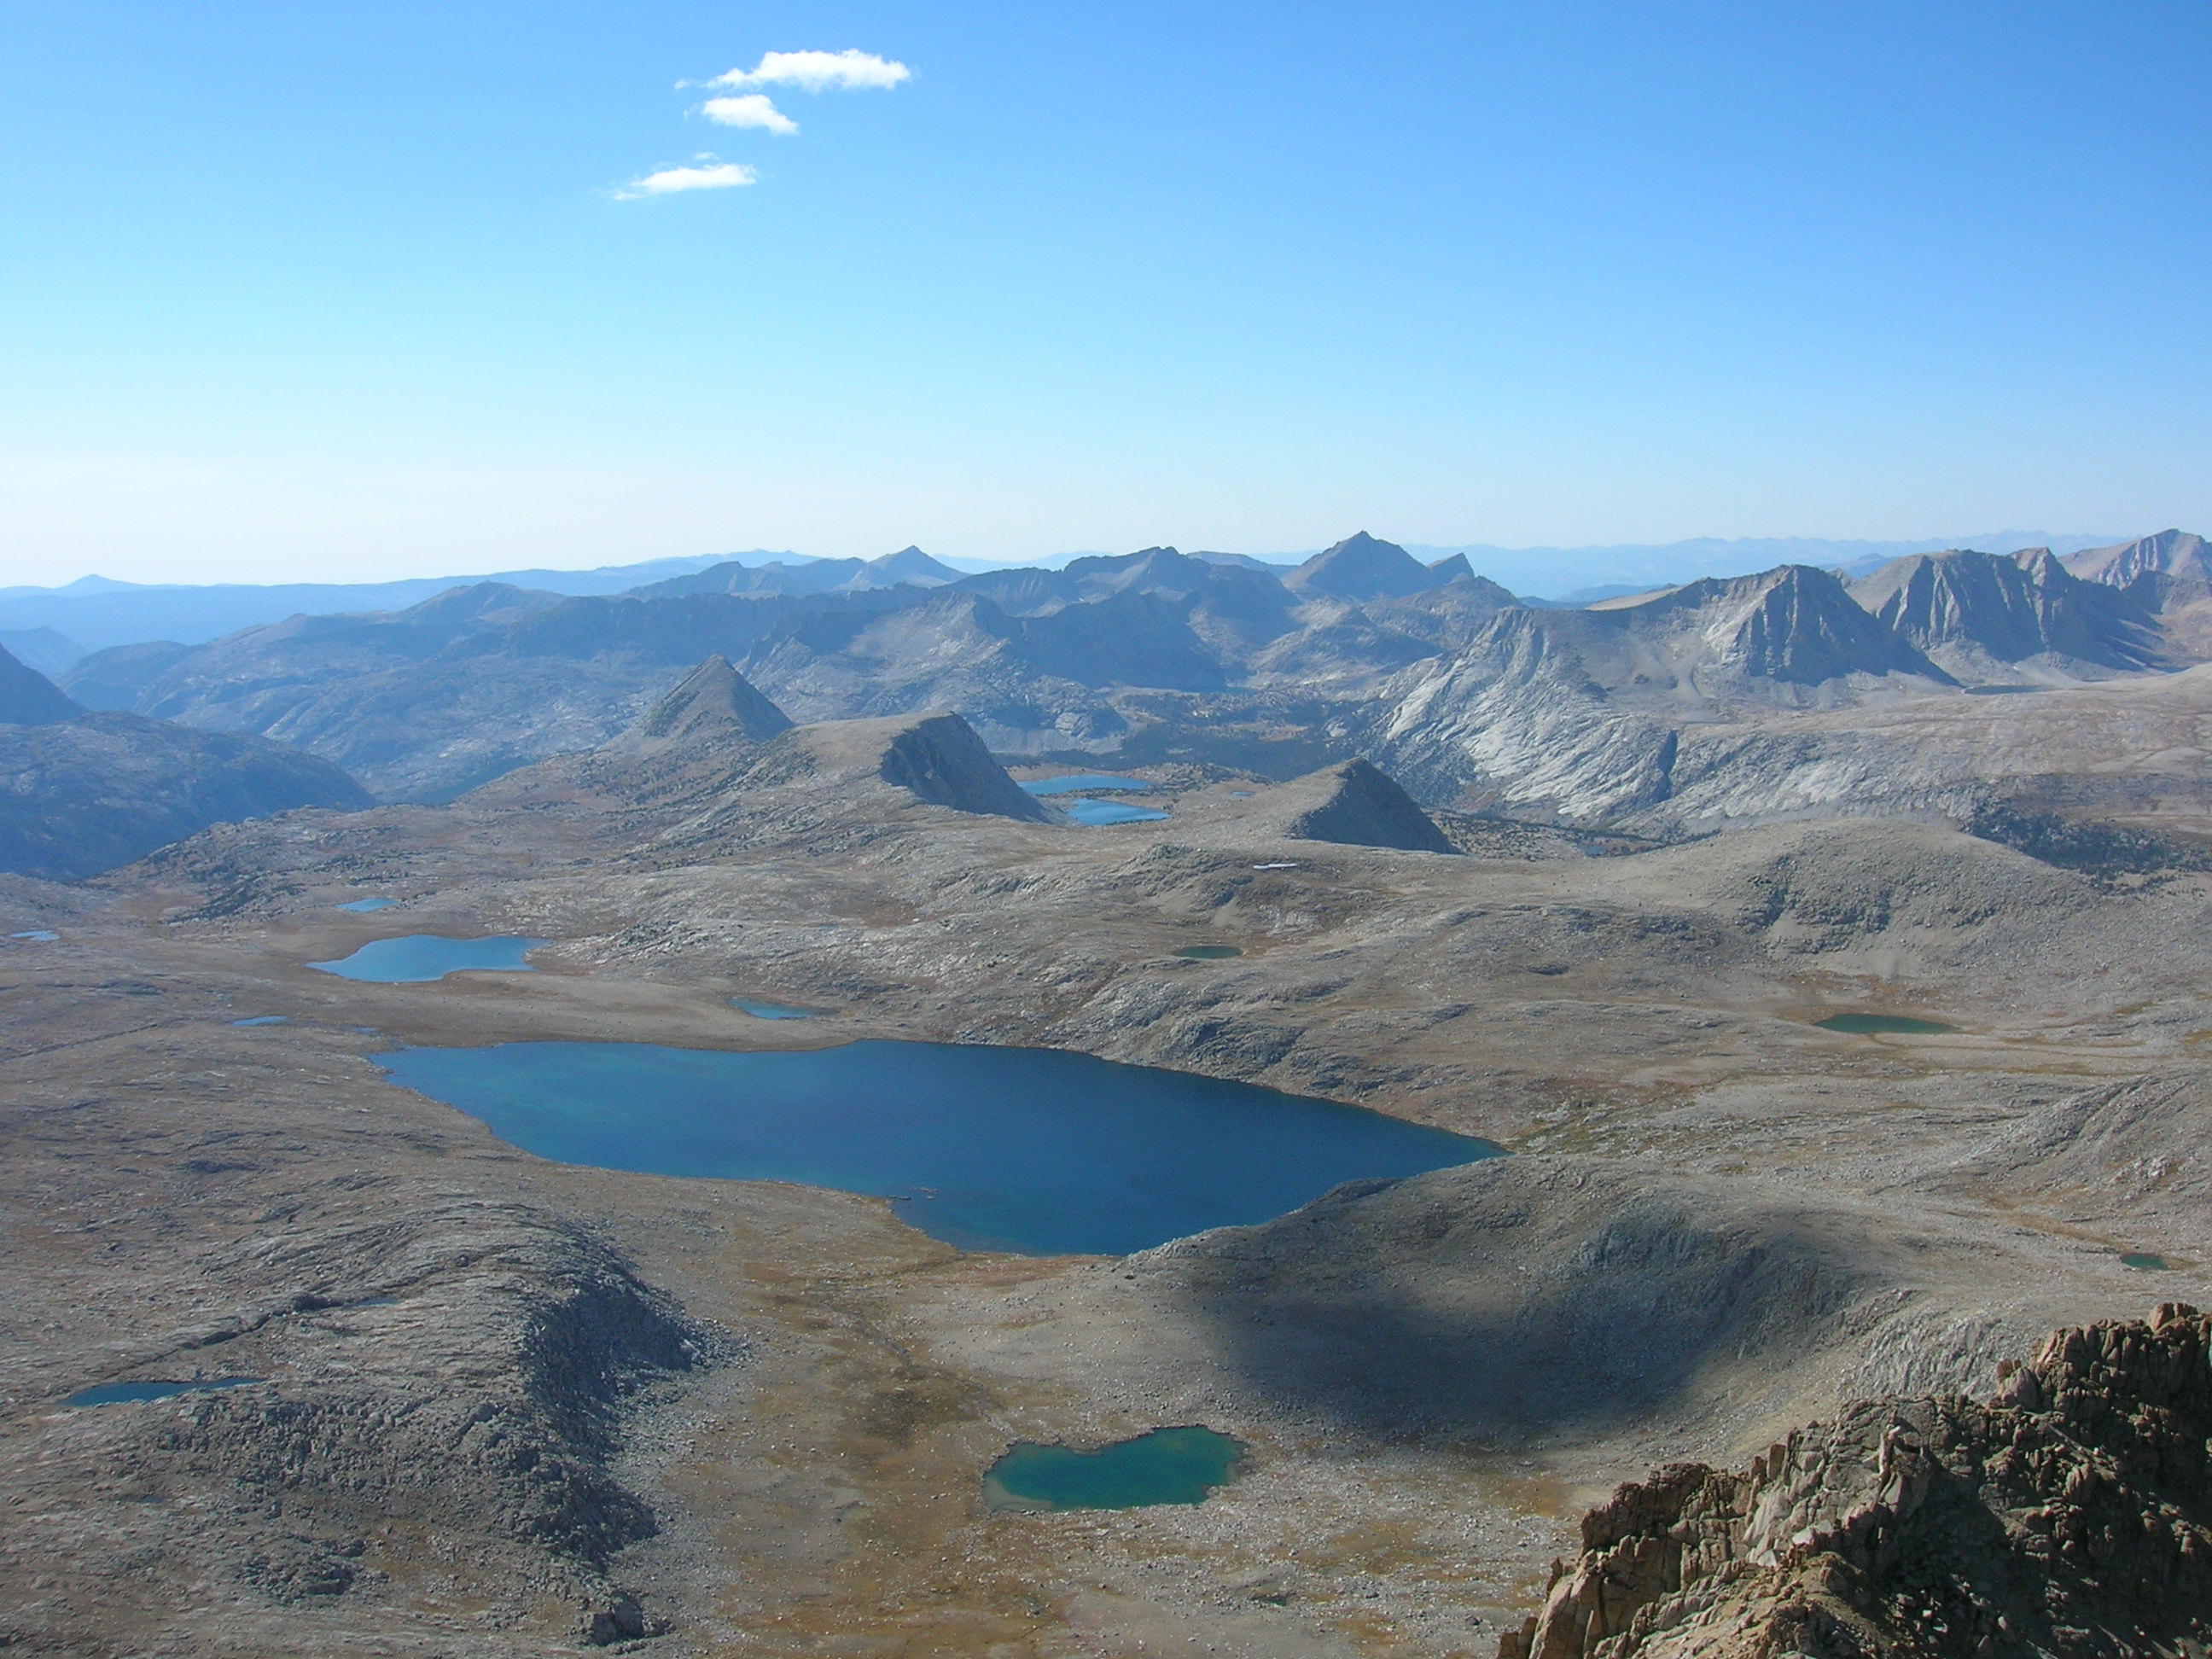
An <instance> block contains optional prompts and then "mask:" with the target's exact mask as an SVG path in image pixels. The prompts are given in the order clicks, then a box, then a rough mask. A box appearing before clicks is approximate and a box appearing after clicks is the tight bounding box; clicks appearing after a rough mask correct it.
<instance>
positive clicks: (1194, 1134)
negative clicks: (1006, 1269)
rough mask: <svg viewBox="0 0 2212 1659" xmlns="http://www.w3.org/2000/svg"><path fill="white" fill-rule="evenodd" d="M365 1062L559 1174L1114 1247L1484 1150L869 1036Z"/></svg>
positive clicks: (1129, 1075)
mask: <svg viewBox="0 0 2212 1659" xmlns="http://www.w3.org/2000/svg"><path fill="white" fill-rule="evenodd" d="M377 1063H378V1064H380V1065H381V1066H384V1067H385V1068H386V1071H388V1072H389V1073H391V1075H392V1079H394V1080H395V1081H396V1082H398V1083H402V1084H404V1085H406V1086H407V1087H409V1088H410V1089H414V1090H416V1091H419V1092H421V1093H422V1094H425V1095H428V1096H429V1097H431V1098H433V1099H435V1100H441V1101H444V1102H446V1103H447V1104H449V1105H453V1106H457V1107H459V1108H460V1109H461V1110H463V1111H465V1112H468V1113H470V1114H471V1115H474V1116H476V1117H478V1118H481V1119H483V1121H484V1122H485V1123H487V1124H489V1126H490V1127H491V1128H492V1131H493V1133H495V1134H497V1135H498V1136H499V1137H500V1138H501V1139H503V1140H506V1141H508V1142H510V1143H511V1144H513V1145H514V1146H520V1147H521V1148H523V1149H524V1150H525V1151H526V1152H535V1153H537V1154H538V1156H539V1157H541V1158H555V1159H558V1160H559V1161H561V1162H562V1163H565V1164H595V1165H598V1166H599V1167H600V1168H603V1169H611V1170H639V1171H641V1172H644V1173H647V1174H653V1175H672V1176H720V1177H724V1178H726V1179H733V1180H754V1181H757V1180H775V1181H793V1182H804V1183H805V1184H807V1185H810V1186H816V1187H835V1188H842V1190H844V1191H847V1192H854V1193H869V1194H875V1195H877V1196H878V1197H884V1198H888V1199H890V1200H892V1203H893V1205H894V1206H896V1209H897V1210H898V1212H899V1214H900V1215H901V1216H902V1217H903V1218H905V1219H906V1220H907V1221H908V1222H909V1223H911V1224H912V1225H915V1226H916V1227H918V1228H920V1229H921V1231H924V1232H926V1233H928V1234H930V1235H931V1236H932V1237H936V1238H939V1239H943V1240H944V1241H945V1242H946V1243H951V1244H956V1245H959V1246H961V1247H962V1248H963V1249H996V1250H1011V1251H1017V1252H1020V1253H1023V1254H1025V1255H1066V1254H1095V1255H1125V1254H1127V1252H1129V1251H1131V1250H1141V1249H1148V1248H1150V1247H1151V1246H1152V1245H1155V1244H1162V1243H1166V1242H1167V1241H1168V1240H1169V1239H1171V1238H1181V1237H1185V1236H1186V1235H1188V1234H1191V1233H1196V1232H1203V1231H1206V1229H1207V1228H1209V1227H1225V1226H1231V1225H1241V1224H1245V1223H1249V1222H1255V1221H1265V1220H1267V1219H1268V1218H1270V1217H1273V1216H1278V1215H1281V1214H1283V1213H1284V1212H1285V1211H1289V1210H1293V1209H1296V1208H1297V1206H1299V1205H1301V1204H1304V1203H1306V1202H1307V1201H1309V1200H1312V1199H1315V1198H1318V1197H1320V1196H1321V1194H1323V1193H1325V1192H1327V1191H1328V1189H1329V1188H1332V1187H1334V1186H1336V1185H1337V1184H1338V1183H1339V1182H1346V1181H1352V1180H1356V1179H1358V1178H1360V1177H1363V1176H1408V1175H1417V1174H1419V1173H1420V1172H1422V1171H1424V1170H1437V1169H1442V1168H1444V1167H1445V1166H1447V1165H1449V1164H1468V1163H1472V1162H1474V1160H1475V1159H1477V1158H1491V1157H1494V1156H1496V1155H1497V1154H1498V1150H1499V1149H1498V1147H1496V1146H1492V1145H1491V1144H1490V1143H1489V1142H1488V1141H1485V1140H1476V1139H1472V1138H1470V1137H1468V1136H1465V1135H1455V1134H1451V1133H1447V1132H1446V1131H1444V1130H1442V1129H1431V1128H1427V1127H1423V1126H1422V1125H1420V1124H1417V1123H1407V1122H1405V1121H1401V1120H1400V1119H1397V1118H1391V1117H1384V1116H1383V1115H1381V1114H1380V1113H1378V1112H1369V1111H1363V1110H1361V1109H1358V1107H1353V1106H1340V1105H1337V1104H1335V1103H1333V1102H1329V1101H1324V1100H1312V1099H1309V1098H1306V1097H1303V1096H1299V1095H1287V1094H1283V1093H1280V1092H1279V1091H1275V1090H1273V1089H1262V1088H1258V1087H1256V1086H1255V1085H1251V1084H1245V1083H1228V1082H1223V1081H1221V1080H1220V1079H1215V1078H1205V1077H1195V1076H1193V1075H1191V1074H1189V1073H1183V1072H1168V1071H1161V1070H1158V1069H1157V1068H1155V1067H1152V1066H1122V1065H1117V1064H1115V1062H1113V1061H1111V1060H1097V1059H1093V1058H1092V1057H1091V1056H1090V1055H1088V1054H1063V1053H1061V1052H1060V1051H1059V1050H1056V1049H1050V1048H995V1047H983V1046H976V1047H969V1046H963V1045H957V1044H951V1043H930V1042H852V1043H847V1044H845V1045H843V1046H842V1047H840V1048H817V1049H811V1050H807V1051H805V1052H799V1053H792V1052H771V1053H764V1054H733V1053H726V1052H722V1051H719V1050H714V1049H701V1048H662V1047H659V1046H657V1045H654V1044H649V1043H628V1042H509V1043H501V1044H499V1045H497V1046H495V1047H492V1048H403V1049H400V1050H398V1051H397V1052H395V1053H392V1054H381V1055H379V1056H377Z"/></svg>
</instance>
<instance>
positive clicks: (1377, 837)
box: [1209, 760, 1458, 853]
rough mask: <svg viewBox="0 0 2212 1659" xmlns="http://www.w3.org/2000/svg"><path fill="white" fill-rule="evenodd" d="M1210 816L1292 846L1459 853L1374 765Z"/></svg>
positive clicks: (1338, 766) (1354, 763)
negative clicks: (1279, 838) (1282, 838)
mask: <svg viewBox="0 0 2212 1659" xmlns="http://www.w3.org/2000/svg"><path fill="white" fill-rule="evenodd" d="M1209 815H1210V816H1212V817H1217V818H1218V820H1219V821H1221V822H1224V823H1232V824H1235V825H1237V827H1238V830H1239V832H1240V833H1242V832H1243V831H1245V830H1247V829H1262V830H1265V831H1266V832H1267V833H1269V834H1272V835H1276V836H1285V837H1287V838H1288V839H1290V840H1292V841H1330V842H1336V843H1337V844H1338V845H1340V846H1344V847H1388V848H1395V849H1397V850H1398V851H1400V852H1406V853H1452V852H1456V851H1457V850H1458V849H1457V848H1455V847H1453V845H1452V844H1451V842H1449V841H1448V840H1447V839H1445V836H1444V833H1443V830H1441V829H1437V826H1436V824H1435V823H1434V822H1433V821H1432V820H1431V818H1430V817H1429V815H1428V814H1427V813H1426V812H1424V811H1422V810H1421V808H1420V805H1419V803H1418V802H1416V801H1415V800H1414V799H1413V797H1412V796H1411V795H1409V794H1407V793H1406V792H1405V790H1404V789H1403V788H1401V787H1400V786H1399V784H1398V781H1397V780H1396V779H1395V778H1393V777H1392V776H1391V775H1389V773H1387V772H1385V771H1383V769H1382V768H1380V767H1379V766H1376V765H1375V764H1374V763H1372V762H1370V761H1364V760H1347V761H1339V762H1337V763H1335V764H1334V765H1333V766H1324V767H1322V769H1320V770H1319V771H1317V772H1309V773H1307V774H1306V775H1304V776H1303V777H1297V778H1292V779H1291V781H1289V782H1288V783H1279V784H1277V785H1276V786H1275V787H1273V788H1272V789H1267V790H1263V791H1262V792H1261V793H1260V794H1259V795H1257V796H1256V797H1255V798H1254V799H1251V800H1249V801H1239V802H1236V803H1234V804H1233V805H1231V806H1229V807H1227V808H1225V809H1219V808H1217V809H1209Z"/></svg>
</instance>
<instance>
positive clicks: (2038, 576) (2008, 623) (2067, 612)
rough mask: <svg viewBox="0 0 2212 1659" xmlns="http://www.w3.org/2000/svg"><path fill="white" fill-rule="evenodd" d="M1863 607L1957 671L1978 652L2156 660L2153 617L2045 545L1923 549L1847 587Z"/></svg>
mask: <svg viewBox="0 0 2212 1659" xmlns="http://www.w3.org/2000/svg"><path fill="white" fill-rule="evenodd" d="M1850 593H1851V597H1852V598H1853V599H1857V601H1858V603H1859V604H1860V605H1862V606H1863V607H1864V608H1865V609H1866V611H1868V612H1869V614H1870V615H1872V616H1874V617H1876V618H1878V619H1879V620H1880V621H1881V622H1882V623H1886V624H1887V625H1888V626H1889V627H1890V628H1892V629H1894V630H1896V631H1897V632H1898V633H1899V634H1901V635H1904V636H1905V638H1906V639H1907V640H1910V641H1911V642H1912V643H1913V644H1914V645H1915V646H1917V647H1919V649H1920V650H1922V651H1923V652H1924V653H1929V655H1930V656H1931V657H1933V658H1934V659H1936V660H1937V661H1939V662H1941V663H1942V664H1943V665H1944V666H1945V667H1947V668H1948V669H1950V670H1952V671H1954V672H1964V673H1966V674H1968V675H1969V676H1970V677H1971V676H1972V673H1973V671H1974V669H1975V668H1976V667H1977V666H1978V662H1979V659H1987V660H1989V661H1990V662H1993V663H1996V664H2012V663H2019V662H2022V661H2025V660H2027V659H2030V658H2034V657H2053V656H2056V657H2060V658H2065V659H2071V662H2072V663H2073V664H2075V665H2080V666H2082V667H2096V668H2106V669H2112V670H2130V669H2141V668H2147V667H2150V666H2153V665H2156V664H2157V663H2158V662H2159V661H2160V657H2159V653H2158V649H2157V644H2156V641H2155V639H2154V636H2153V635H2152V633H2151V631H2150V628H2149V619H2148V617H2144V616H2142V615H2140V614H2138V613H2137V611H2136V608H2135V607H2134V606H2133V605H2130V603H2128V602H2127V601H2125V600H2124V599H2121V597H2120V596H2119V595H2118V594H2117V593H2115V592H2112V590H2111V589H2110V588H2107V587H2104V586H2098V585H2096V584H2093V583H2090V582H2086V581H2083V580H2081V579H2080V578H2079V577H2077V576H2075V575H2074V574H2072V573H2071V572H2070V571H2069V570H2068V569H2067V568H2065V566H2064V565H2063V564H2061V563H2060V562H2058V561H2057V559H2055V558H2053V557H2052V556H2051V551H2050V550H2049V549H2048V548H2032V549H2029V550H2027V551H2025V552H2021V553H2015V554H2010V555H1999V554H1994V553H1978V552H1974V551H1972V550H1967V549H1953V550H1950V551H1948V552H1945V553H1917V554H1913V555H1911V556H1908V557H1905V558H1901V559H1892V560H1891V561H1890V562H1888V563H1887V564H1885V565H1883V566H1881V568H1878V569H1876V570H1875V571H1873V572H1872V573H1871V574H1868V575H1867V576H1865V577H1863V578H1862V579H1861V580H1858V581H1857V582H1854V583H1853V584H1851V588H1850Z"/></svg>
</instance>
